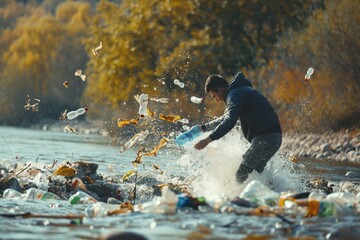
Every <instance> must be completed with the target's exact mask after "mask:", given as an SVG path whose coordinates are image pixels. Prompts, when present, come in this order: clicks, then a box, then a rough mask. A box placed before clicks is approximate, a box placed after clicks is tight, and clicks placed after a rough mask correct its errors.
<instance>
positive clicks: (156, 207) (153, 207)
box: [141, 188, 178, 214]
mask: <svg viewBox="0 0 360 240" xmlns="http://www.w3.org/2000/svg"><path fill="white" fill-rule="evenodd" d="M177 202H178V197H177V195H176V194H175V193H174V192H172V191H171V190H169V189H168V188H162V189H161V197H155V198H153V200H151V201H149V202H146V203H144V204H142V206H141V212H143V213H165V214H170V213H175V211H176V205H177Z"/></svg>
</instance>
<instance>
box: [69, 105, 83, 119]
mask: <svg viewBox="0 0 360 240" xmlns="http://www.w3.org/2000/svg"><path fill="white" fill-rule="evenodd" d="M87 110H88V108H87V107H83V108H79V109H78V110H76V111H71V112H68V113H67V114H66V117H67V119H69V120H72V119H74V118H77V117H78V116H80V115H82V114H84V113H86V112H87Z"/></svg>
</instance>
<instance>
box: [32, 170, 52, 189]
mask: <svg viewBox="0 0 360 240" xmlns="http://www.w3.org/2000/svg"><path fill="white" fill-rule="evenodd" d="M32 182H33V183H34V184H35V185H36V187H37V188H38V189H41V190H44V191H47V190H48V188H49V179H48V178H47V176H46V175H45V173H42V172H39V173H38V174H37V175H36V176H35V177H34V179H33V180H32Z"/></svg>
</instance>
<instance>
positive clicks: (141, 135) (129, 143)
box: [120, 130, 149, 152]
mask: <svg viewBox="0 0 360 240" xmlns="http://www.w3.org/2000/svg"><path fill="white" fill-rule="evenodd" d="M148 135H149V131H148V130H145V131H142V132H139V133H137V134H135V135H134V136H133V137H132V138H131V139H130V140H129V141H127V142H126V143H125V144H124V146H123V147H122V149H121V150H120V152H124V151H125V150H127V149H129V148H131V147H132V146H134V145H135V144H138V143H141V142H143V141H144V140H145V138H146V137H147V136H148Z"/></svg>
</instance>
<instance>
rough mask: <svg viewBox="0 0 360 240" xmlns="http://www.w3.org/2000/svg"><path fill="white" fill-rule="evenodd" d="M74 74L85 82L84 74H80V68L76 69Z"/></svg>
mask: <svg viewBox="0 0 360 240" xmlns="http://www.w3.org/2000/svg"><path fill="white" fill-rule="evenodd" d="M75 76H79V77H80V78H81V79H82V80H83V81H84V82H85V80H86V75H84V74H82V70H81V69H78V70H76V72H75Z"/></svg>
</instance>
